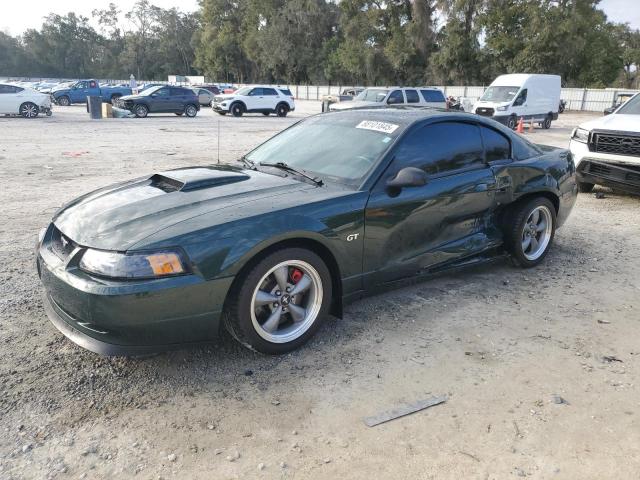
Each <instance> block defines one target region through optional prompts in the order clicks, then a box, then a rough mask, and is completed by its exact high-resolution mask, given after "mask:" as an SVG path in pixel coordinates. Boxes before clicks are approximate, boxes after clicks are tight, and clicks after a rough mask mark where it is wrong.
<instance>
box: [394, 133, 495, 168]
mask: <svg viewBox="0 0 640 480" xmlns="http://www.w3.org/2000/svg"><path fill="white" fill-rule="evenodd" d="M394 157H395V158H394V160H393V164H392V165H391V168H390V169H389V172H390V175H391V176H390V178H393V177H394V176H395V175H396V173H398V171H399V170H401V169H403V168H405V167H417V168H419V169H421V170H424V172H425V173H427V175H442V174H447V173H456V172H458V171H464V170H471V169H474V168H483V167H484V166H485V163H484V151H483V147H482V139H481V137H480V129H479V128H478V126H477V125H474V124H471V123H461V122H441V123H435V124H431V125H425V126H421V127H418V128H416V129H414V130H413V131H411V132H409V134H408V135H407V136H406V137H404V138H403V139H402V140H401V143H400V145H398V147H397V150H396V151H395V155H394Z"/></svg>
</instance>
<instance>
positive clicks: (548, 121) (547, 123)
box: [541, 115, 551, 130]
mask: <svg viewBox="0 0 640 480" xmlns="http://www.w3.org/2000/svg"><path fill="white" fill-rule="evenodd" d="M541 125H542V128H544V129H545V130H549V129H550V128H551V115H547V116H546V117H545V119H544V121H543V122H542V124H541Z"/></svg>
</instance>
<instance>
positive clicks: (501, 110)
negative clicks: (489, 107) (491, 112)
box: [496, 105, 509, 112]
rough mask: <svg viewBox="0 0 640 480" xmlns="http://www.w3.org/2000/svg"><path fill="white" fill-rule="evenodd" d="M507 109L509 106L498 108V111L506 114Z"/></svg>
mask: <svg viewBox="0 0 640 480" xmlns="http://www.w3.org/2000/svg"><path fill="white" fill-rule="evenodd" d="M507 108H509V105H503V106H501V107H497V108H496V110H497V111H499V112H506V111H507Z"/></svg>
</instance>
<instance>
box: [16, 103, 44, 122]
mask: <svg viewBox="0 0 640 480" xmlns="http://www.w3.org/2000/svg"><path fill="white" fill-rule="evenodd" d="M38 113H39V109H38V106H37V105H36V104H35V103H31V102H25V103H23V104H22V105H20V115H22V116H23V117H24V118H36V117H37V116H38Z"/></svg>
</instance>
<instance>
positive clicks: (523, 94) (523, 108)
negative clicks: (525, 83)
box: [511, 88, 529, 119]
mask: <svg viewBox="0 0 640 480" xmlns="http://www.w3.org/2000/svg"><path fill="white" fill-rule="evenodd" d="M527 92H528V90H527V89H526V88H523V89H522V90H520V92H518V95H516V98H515V99H514V100H513V103H512V104H511V112H513V113H515V115H516V116H517V117H518V118H521V117H522V118H524V119H526V118H527V115H529V108H528V105H527Z"/></svg>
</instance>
